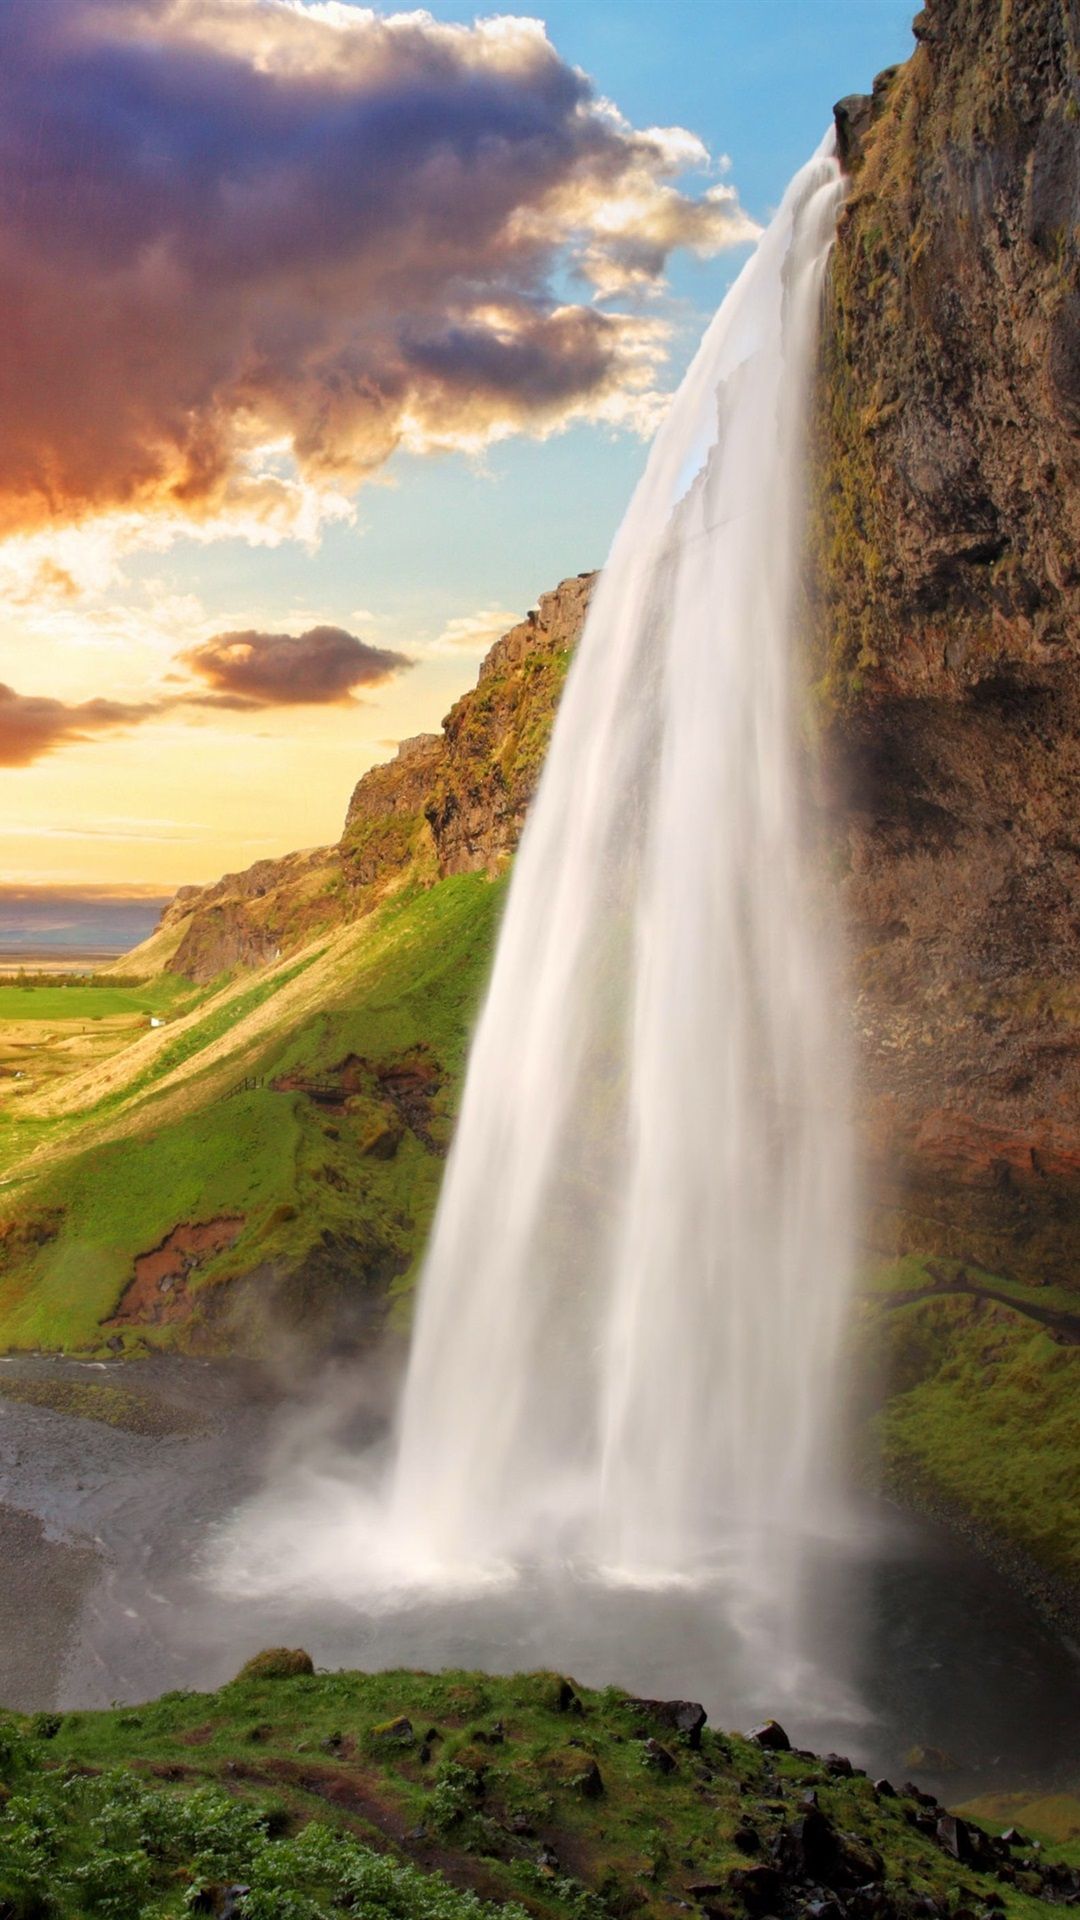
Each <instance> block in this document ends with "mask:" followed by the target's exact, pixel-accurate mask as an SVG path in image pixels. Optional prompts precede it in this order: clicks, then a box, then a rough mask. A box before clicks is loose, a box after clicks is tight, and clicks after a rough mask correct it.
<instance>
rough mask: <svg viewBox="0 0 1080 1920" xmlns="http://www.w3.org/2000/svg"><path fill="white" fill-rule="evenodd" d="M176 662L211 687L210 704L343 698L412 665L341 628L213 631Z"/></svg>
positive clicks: (324, 702) (301, 703)
mask: <svg viewBox="0 0 1080 1920" xmlns="http://www.w3.org/2000/svg"><path fill="white" fill-rule="evenodd" d="M180 660H181V664H182V665H183V666H185V667H187V668H188V669H189V671H190V672H192V673H194V674H197V675H198V676H199V677H200V678H201V679H203V680H205V681H206V683H207V685H208V686H209V687H211V688H212V689H213V691H212V693H211V695H210V696H208V697H209V699H210V700H211V702H212V704H213V705H215V706H229V707H234V708H237V709H238V710H240V711H244V710H246V709H248V708H251V707H319V706H330V705H332V704H334V703H335V702H337V703H340V702H343V701H348V700H349V699H350V697H351V695H352V692H353V689H354V688H355V687H373V686H378V685H379V684H380V682H382V681H384V680H389V679H390V678H391V677H392V675H394V674H395V673H401V672H402V671H404V669H405V668H407V667H410V666H411V665H412V661H411V660H410V659H409V657H408V655H407V654H404V653H395V652H394V651H393V650H392V648H390V647H373V646H369V644H368V643H367V641H365V640H358V639H357V638H356V636H355V634H351V633H346V632H345V630H344V628H343V627H311V628H310V629H309V630H308V632H307V633H301V634H292V633H256V632H254V631H250V630H249V631H248V632H245V633H219V634H218V635H217V636H216V637H215V638H214V639H212V640H207V641H205V642H204V643H203V645H202V646H198V647H189V648H188V650H187V652H186V653H182V654H181V655H180Z"/></svg>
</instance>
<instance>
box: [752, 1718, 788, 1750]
mask: <svg viewBox="0 0 1080 1920" xmlns="http://www.w3.org/2000/svg"><path fill="white" fill-rule="evenodd" d="M746 1737H747V1739H748V1740H753V1741H754V1742H755V1744H756V1745H757V1746H759V1747H768V1748H769V1749H771V1751H772V1752H773V1753H790V1751H791V1741H790V1740H789V1739H788V1737H787V1734H786V1733H785V1732H784V1729H783V1727H782V1726H781V1725H780V1722H779V1720H763V1721H762V1723H761V1725H760V1727H751V1729H750V1732H749V1733H748V1734H747V1736H746Z"/></svg>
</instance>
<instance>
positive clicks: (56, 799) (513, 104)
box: [0, 0, 913, 942]
mask: <svg viewBox="0 0 1080 1920" xmlns="http://www.w3.org/2000/svg"><path fill="white" fill-rule="evenodd" d="M911 8H912V0H815V4H814V6H813V7H810V6H809V5H808V4H807V3H806V0H550V3H549V4H547V5H545V6H543V7H542V8H541V7H538V8H537V10H536V12H535V14H530V13H529V11H528V9H527V8H524V7H523V8H521V9H520V10H519V11H517V12H513V13H511V12H507V13H505V14H502V15H495V14H490V13H489V14H484V13H483V12H481V13H480V14H479V15H478V14H477V13H475V12H474V11H473V10H472V9H470V8H469V7H468V6H465V5H462V4H459V3H458V0H433V4H432V5H430V6H429V7H428V9H426V10H425V12H423V13H415V12H413V13H409V12H398V13H395V12H394V11H393V10H392V9H391V8H388V7H363V6H359V5H351V4H347V3H346V0H308V4H305V3H304V0H0V319H2V322H3V338H4V342H5V351H4V354H3V357H2V360H0V782H2V783H4V785H5V786H6V805H5V807H4V813H3V821H4V851H3V856H2V861H0V942H2V939H3V928H4V917H5V904H6V903H7V906H8V908H9V919H11V923H12V925H14V918H13V917H12V916H13V915H14V913H15V903H17V909H18V913H19V914H21V915H23V916H24V917H25V913H26V902H27V899H28V897H33V896H39V897H40V899H41V900H42V901H45V902H48V901H49V900H52V899H55V900H59V901H63V902H66V903H68V904H69V905H70V903H71V902H72V901H73V900H77V899H78V898H79V895H80V893H81V892H82V891H85V892H86V895H87V898H88V899H91V900H92V902H93V911H94V914H95V916H96V917H97V918H98V919H99V918H100V910H101V902H102V900H103V899H107V898H108V897H109V895H110V894H112V893H115V894H116V895H117V896H118V897H120V898H122V899H123V900H125V901H127V900H129V899H130V898H131V897H132V896H137V895H138V893H139V891H140V889H145V890H146V892H147V894H148V895H150V894H153V895H155V896H160V895H162V894H166V893H168V892H170V891H171V890H172V889H173V888H174V887H175V886H178V885H182V884H187V883H190V882H200V881H209V880H213V879H215V878H217V877H218V875H220V874H221V873H222V872H224V871H226V870H235V869H237V868H242V867H244V866H247V865H249V864H250V863H251V862H252V861H254V860H256V859H262V858H265V857H267V856H271V855H274V854H277V853H283V852H286V851H288V850H290V849H292V848H295V847H299V846H310V845H315V844H320V843H324V842H327V841H330V840H332V839H334V838H336V837H337V834H338V832H339V831H340V827H341V822H342V819H343V817H344V812H345V807H346V805H347V802H348V798H349V794H350V792H351V790H352V787H353V785H354V784H355V781H356V780H357V778H358V777H359V775H360V774H361V773H362V772H364V771H365V769H366V768H367V767H369V766H371V765H372V764H374V763H375V762H376V761H378V760H382V759H385V758H386V757H387V756H388V755H389V754H390V753H392V752H393V751H394V750H395V746H396V743H397V741H399V740H400V739H402V738H405V737H407V736H409V735H411V734H414V733H417V732H422V731H431V730H434V729H436V728H437V727H438V725H439V722H440V720H441V718H442V716H443V714H444V713H445V712H446V711H447V709H448V707H449V706H450V704H451V703H452V701H453V700H454V699H455V698H456V697H457V696H458V695H459V694H460V693H461V692H463V691H464V690H465V688H466V687H468V686H470V685H471V684H472V683H473V681H474V679H475V676H476V671H477V667H478V664H479V660H480V658H481V657H482V654H483V653H484V651H486V648H487V646H488V645H489V644H490V643H491V641H492V640H493V639H494V638H495V637H496V636H497V635H498V634H499V633H500V632H502V631H503V630H504V629H505V628H506V627H507V626H509V625H510V624H511V623H512V622H513V621H514V620H515V619H518V618H520V617H521V616H522V615H523V614H524V612H525V611H526V610H527V608H528V607H529V606H531V605H534V604H535V602H536V599H537V597H538V595H539V594H540V593H541V592H543V591H544V590H546V589H547V588H549V587H552V586H554V585H555V584H556V583H557V582H558V581H559V580H560V579H561V578H563V577H565V576H566V575H568V574H572V573H578V572H581V571H583V570H585V569H586V568H591V567H594V566H597V565H600V564H602V562H603V559H604V557H605V554H606V552H607V548H608V546H609V544H610V541H611V538H612V535H613V533H614V531H615V528H616V526H617V524H618V521H619V518H620V517H621V514H622V512H623V510H624V508H625V506H626V503H627V501H628V499H629V495H630V492H631V490H632V488H633V485H634V482H635V480H636V478H637V476H638V474H639V473H640V471H641V467H642V465H643V461H644V457H645V452H646V449H647V445H648V438H649V435H650V433H651V431H652V430H653V429H654V427H655V424H656V421H657V420H658V418H659V417H660V415H661V413H662V410H663V405H664V396H665V395H667V394H669V393H670V392H671V391H672V390H673V389H674V387H675V386H676V385H677V383H678V379H679V376H680V374H681V372H682V370H683V369H684V368H685V366H686V364H687V362H688V360H689V357H690V355H691V354H692V352H693V349H694V346H695V345H696V342H697V339H698V338H699V336H700V333H701V331H702V329H703V327H704V325H705V324H706V323H707V321H708V319H709V318H710V317H711V314H712V312H713V311H714V309H715V307H716V306H717V305H718V304H719V302H720V300H721V299H722V297H723V295H724V293H725V291H726V290H727V288H728V287H729V286H730V284H731V282H732V280H733V278H734V277H735V275H736V274H737V272H738V270H739V268H740V266H741V264H742V263H743V261H744V260H745V259H746V257H747V253H748V250H749V248H750V247H751V246H752V245H753V239H754V235H755V233H756V231H757V230H758V228H759V226H760V224H761V223H764V222H767V220H768V218H769V216H770V213H771V211H772V210H773V208H774V207H775V205H776V204H777V202H778V201H779V198H780V195H781V193H782V191H783V189H784V186H785V185H786V183H787V181H788V179H789V178H790V176H791V174H792V173H793V172H794V171H795V169H796V167H797V166H798V165H799V164H800V163H801V162H802V161H803V160H804V159H806V158H807V157H808V155H809V154H810V152H811V151H812V150H813V148H814V147H815V146H816V145H817V144H818V142H819V140H820V138H821V136H822V134H823V133H824V131H825V129H826V127H827V126H828V124H829V119H830V114H831V108H832V105H833V102H834V101H835V100H837V99H838V98H840V97H841V96H842V95H843V94H845V93H849V92H853V91H865V90H868V88H869V85H870V83H871V81H872V79H873V76H874V74H875V73H876V72H877V71H879V69H880V68H882V67H884V66H886V65H889V64H890V63H892V62H893V61H896V60H899V59H903V58H906V56H907V54H908V53H909V52H910V51H911V47H912V44H913V43H912V40H911V34H910V16H911ZM125 912H126V908H125ZM45 917H46V918H48V916H47V915H46V916H45ZM61 917H62V916H61Z"/></svg>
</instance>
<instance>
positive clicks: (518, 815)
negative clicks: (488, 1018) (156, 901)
mask: <svg viewBox="0 0 1080 1920" xmlns="http://www.w3.org/2000/svg"><path fill="white" fill-rule="evenodd" d="M595 578H596V576H595V574H589V573H586V574H579V575H578V576H577V578H575V579H570V580H564V581H563V582H562V584H561V586H559V587H556V588H555V590H554V592H552V593H545V594H543V595H542V596H541V599H540V604H539V607H538V608H536V609H535V610H534V611H533V612H531V613H529V614H528V615H527V616H526V618H525V619H524V620H523V621H522V622H521V623H520V624H519V625H518V626H516V627H513V628H511V630H510V632H509V633H507V634H505V635H504V636H503V638H502V639H501V640H497V641H496V643H495V645H494V646H493V647H492V648H491V651H490V652H489V653H488V655H487V657H486V659H485V660H484V662H483V665H482V666H481V668H480V676H479V682H478V684H477V686H476V687H474V688H473V689H472V691H471V692H469V693H466V694H464V695H463V696H462V698H461V699H460V700H459V701H457V703H456V705H455V706H454V707H453V708H452V709H451V711H450V713H449V714H448V715H447V717H446V719H445V720H444V721H443V730H442V732H441V734H420V735H419V736H418V737H417V738H416V739H413V740H404V741H402V743H401V745H400V747H399V748H398V751H397V754H396V756H395V758H394V759H393V760H389V761H387V762H386V763H385V764H384V765H382V766H377V767H372V768H371V770H370V772H368V773H365V774H364V775H363V777H362V779H361V780H359V781H358V783H357V785H356V787H355V789H354V791H353V795H352V799H351V800H350V802H349V808H348V812H347V814H346V818H345V827H344V831H343V833H342V836H341V839H340V841H339V842H338V843H337V845H336V846H333V847H319V848H316V849H314V850H313V851H311V852H306V853H294V854H286V855H285V856H284V858H283V859H280V860H260V861H258V862H257V863H256V864H255V866H253V867H249V868H248V869H247V870H246V871H245V872H244V873H231V874H226V875H225V877H224V879H222V880H219V881H217V882H215V884H214V885H213V886H209V887H183V888H181V890H180V892H179V893H178V894H177V895H176V898H175V899H174V900H173V901H172V902H171V904H170V905H169V906H168V907H167V908H166V911H165V914H164V915H163V918H162V921H161V925H160V927H159V929H158V932H157V934H156V935H155V936H154V939H153V941H152V942H151V943H148V957H149V947H153V948H154V949H155V950H157V951H166V952H167V953H168V961H167V964H168V967H169V969H170V971H172V972H174V973H178V974H183V975H185V976H186V977H187V978H189V979H191V980H195V981H198V982H206V981H209V980H213V979H215V978H216V977H217V975H219V974H221V973H224V972H226V971H228V970H231V969H233V968H237V967H241V968H258V967H263V966H266V965H267V964H268V963H270V962H271V961H273V960H275V959H276V958H279V957H280V956H281V955H282V954H283V953H288V952H289V951H291V950H292V949H294V948H297V947H299V946H302V945H303V944H304V943H305V942H307V941H309V940H312V939H314V938H315V937H316V935H318V934H320V933H322V932H329V931H332V930H333V929H334V928H335V927H338V926H341V925H342V924H343V923H344V922H346V921H348V920H350V919H354V918H355V917H356V916H357V915H359V914H362V913H365V912H367V911H369V910H370V908H371V907H372V906H374V905H375V903H376V902H377V901H378V900H379V899H380V898H382V897H383V896H384V895H385V894H386V893H387V892H388V891H389V890H391V889H393V888H394V887H395V886H399V885H400V884H401V883H402V881H403V880H404V879H405V878H406V877H408V878H409V879H410V880H412V881H420V882H421V883H426V882H430V881H434V880H436V879H443V878H445V877H446V876H447V875H449V874H455V873H479V872H482V873H487V874H490V875H495V874H496V873H498V871H499V870H500V869H501V867H503V866H504V865H505V864H506V862H507V861H508V859H509V857H510V855H511V854H512V852H513V850H514V847H515V846H516V844H517V840H518V836H519V835H520V832H521V828H522V826H523V824H524V820H525V813H526V809H527V807H528V804H529V801H530V800H531V799H532V796H533V793H534V791H535V789H536V783H537V780H538V779H539V777H540V769H541V767H542V765H543V760H544V754H545V751H546V749H547V743H548V739H549V737H550V734H551V727H552V723H553V720H554V717H555V709H556V706H557V704H558V698H559V693H560V692H561V689H562V683H563V679H564V678H565V674H566V669H567V667H568V665H569V663H570V658H571V655H572V653H573V650H574V648H575V646H576V645H577V642H578V639H579V638H580V635H581V629H582V627H583V625H584V623H585V614H586V612H587V610H588V605H589V598H590V595H591V593H592V588H593V583H594V581H595ZM133 964H134V965H135V966H136V967H137V965H138V960H137V957H134V958H129V959H127V960H125V962H124V966H125V969H127V968H130V967H131V966H132V965H133Z"/></svg>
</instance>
